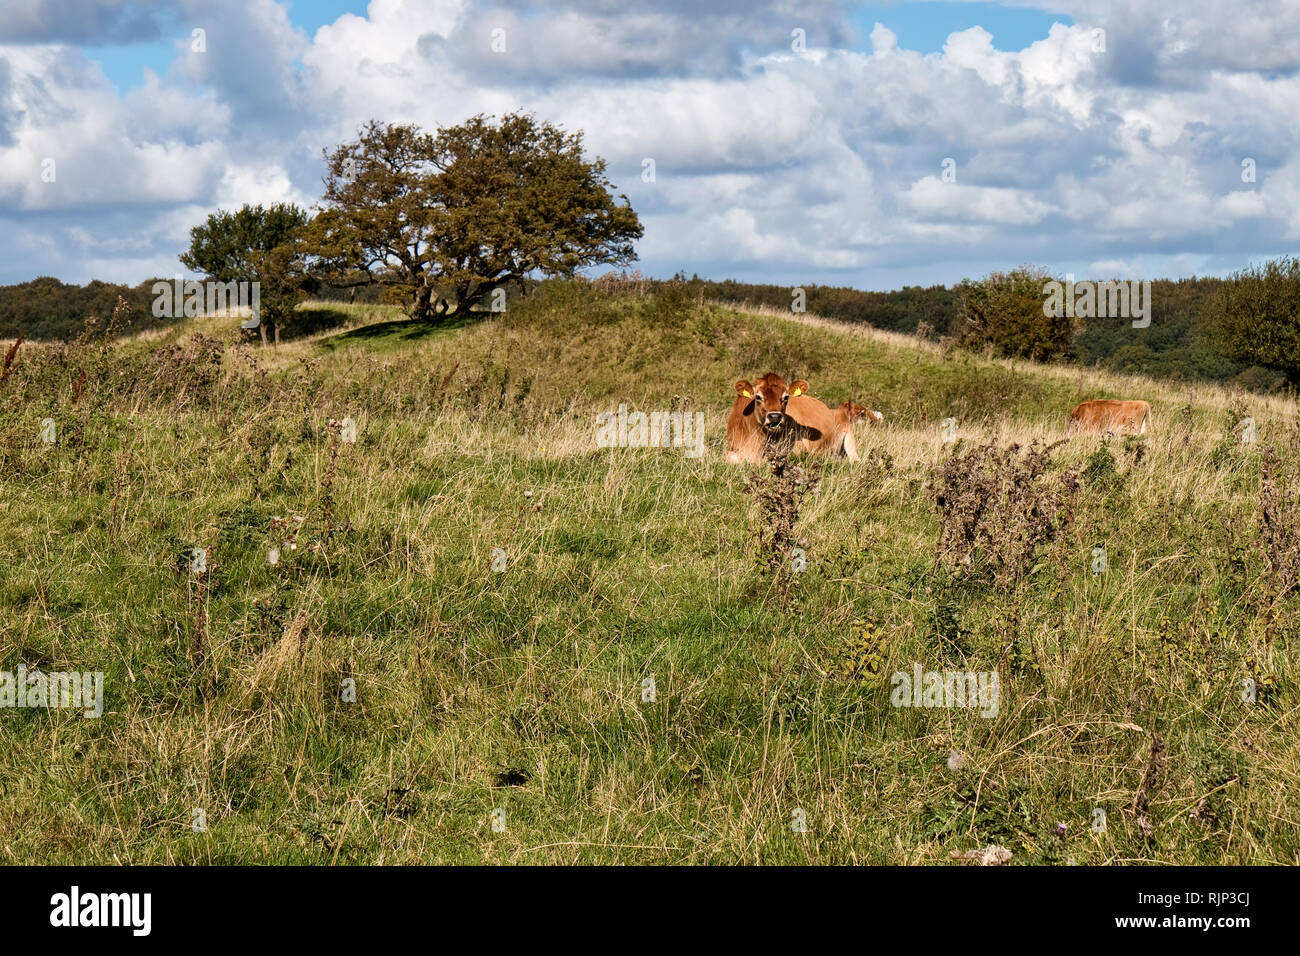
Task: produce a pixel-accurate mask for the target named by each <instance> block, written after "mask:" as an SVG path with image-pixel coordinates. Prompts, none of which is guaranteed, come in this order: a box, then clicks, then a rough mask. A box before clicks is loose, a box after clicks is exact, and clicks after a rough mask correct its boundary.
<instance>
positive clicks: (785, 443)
mask: <svg viewBox="0 0 1300 956" xmlns="http://www.w3.org/2000/svg"><path fill="white" fill-rule="evenodd" d="M807 391H808V383H807V382H805V381H803V380H802V379H801V380H799V381H797V382H794V383H793V384H791V385H786V383H785V381H784V380H783V379H782V378H781V376H779V375H777V374H776V373H775V372H768V373H767V374H766V375H764V376H763V377H762V378H760V379H758V380H757V381H755V382H754V383H753V384H750V382H749V381H747V380H746V379H741V380H740V381H738V382H736V401H735V404H733V405H732V406H731V416H730V417H729V418H728V419H727V461H729V462H731V463H733V464H735V463H737V462H742V461H747V462H750V463H752V464H757V463H758V462H760V461H762V459H763V452H764V451H765V450H767V449H768V448H771V449H772V451H774V452H776V453H778V454H782V453H784V454H790V453H791V452H810V453H812V454H820V455H843V456H846V457H848V458H849V460H850V461H857V460H858V452H857V446H856V445H855V444H854V442H853V428H852V423H851V422H849V421H848V419H847V416H846V415H841V414H840V413H839V410H838V409H837V410H836V411H831V410H830V409H829V408H827V407H826V405H825V404H823V403H822V402H819V401H818V400H817V399H815V398H810V397H809V396H808V395H807V394H806V393H807Z"/></svg>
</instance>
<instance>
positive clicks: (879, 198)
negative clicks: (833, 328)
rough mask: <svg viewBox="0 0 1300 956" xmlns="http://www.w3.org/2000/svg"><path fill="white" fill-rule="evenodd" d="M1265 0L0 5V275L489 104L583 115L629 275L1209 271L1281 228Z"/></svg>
mask: <svg viewBox="0 0 1300 956" xmlns="http://www.w3.org/2000/svg"><path fill="white" fill-rule="evenodd" d="M1293 2H1294V0H1241V2H1240V3H1239V4H1237V5H1236V6H1233V7H1227V6H1224V5H1222V4H1221V3H1220V2H1219V0H1182V2H1181V3H1180V4H1179V5H1178V8H1177V10H1176V11H1171V9H1170V8H1169V7H1168V5H1167V4H1165V3H1164V2H1163V0H1128V2H1126V3H1124V4H1122V5H1120V4H1112V3H1111V2H1109V0H1050V2H1035V0H1023V2H1017V3H1015V4H996V3H961V2H934V3H916V2H897V3H870V4H860V3H852V2H845V0H712V2H710V3H708V4H699V3H698V2H697V0H662V2H659V3H656V4H654V5H653V6H638V5H627V4H618V3H613V2H611V0H519V2H484V0H376V2H375V3H373V4H369V5H368V4H366V3H362V2H355V0H324V2H317V3H312V2H307V0H297V2H294V3H287V2H277V0H221V2H220V4H218V5H215V6H214V5H213V4H212V3H210V2H209V0H58V2H57V3H51V2H48V0H5V3H4V4H3V6H0V282H15V281H23V280H26V279H29V278H32V277H33V276H35V275H41V274H47V275H56V276H59V277H60V278H64V279H66V280H68V281H86V280H88V279H90V278H101V279H106V280H114V281H131V282H135V281H140V280H141V279H143V278H146V277H150V276H153V275H171V274H174V273H176V271H177V270H178V269H179V264H178V263H177V260H176V256H177V255H178V253H179V252H180V251H182V250H183V249H184V247H185V245H186V242H187V236H188V230H189V228H190V226H192V225H194V224H195V223H197V222H200V221H202V219H203V218H204V217H206V215H207V214H209V213H210V212H212V211H214V210H215V209H217V208H232V207H236V206H238V205H240V204H242V203H245V202H275V201H291V202H298V203H301V204H303V205H311V204H312V203H314V202H316V201H317V200H318V199H319V196H320V179H321V175H322V160H321V151H322V150H323V149H328V148H332V147H334V146H337V145H338V144H339V143H341V142H343V141H344V140H346V139H347V138H349V137H351V136H353V135H355V132H356V130H357V128H358V126H359V125H360V124H362V123H364V122H366V121H367V120H369V119H372V118H375V119H379V120H383V121H400V122H414V123H418V124H420V125H421V126H424V127H426V128H430V129H432V128H436V127H437V126H439V125H443V124H445V123H449V122H457V121H459V120H462V119H464V118H466V117H467V116H470V115H473V114H474V113H477V112H486V113H491V114H497V115H500V114H501V113H504V112H508V111H510V110H525V111H528V112H532V113H533V114H535V115H537V116H539V117H540V118H543V119H546V120H549V121H552V122H555V123H557V124H560V125H562V126H565V127H566V128H569V129H580V130H582V131H583V133H584V136H585V141H586V144H587V146H588V149H589V151H590V152H592V153H594V154H596V155H600V156H602V157H604V158H605V159H606V160H607V161H608V164H609V173H610V177H611V179H612V180H613V181H614V183H615V185H616V186H617V188H618V189H619V191H621V192H625V193H626V194H627V195H628V197H629V198H630V200H631V201H632V204H633V206H634V207H635V208H636V209H637V210H638V212H639V214H640V215H641V217H642V221H643V223H644V225H645V228H646V235H645V238H644V239H643V240H642V241H641V243H640V244H639V246H638V251H639V253H640V256H641V261H640V263H639V265H640V268H641V269H642V270H643V271H645V272H647V273H648V274H652V275H671V274H672V273H674V272H676V271H678V270H679V269H684V270H685V271H686V272H688V273H692V272H698V273H699V274H701V275H705V276H708V277H711V278H726V277H734V278H737V279H745V280H762V281H775V282H783V283H784V282H790V283H809V282H825V283H833V284H844V285H854V286H858V287H862V288H896V287H898V286H901V285H904V284H926V283H932V282H938V283H945V284H947V283H952V282H956V281H959V280H960V279H961V278H963V277H966V276H975V275H982V274H984V273H986V272H988V271H992V270H994V269H1005V268H1009V267H1012V266H1015V265H1018V264H1022V263H1034V264H1038V265H1041V266H1043V267H1045V268H1049V269H1052V270H1054V271H1058V272H1072V273H1074V274H1075V275H1076V276H1078V277H1080V278H1086V277H1111V276H1114V277H1121V278H1142V277H1150V276H1158V275H1163V276H1180V275H1191V274H1223V273H1226V272H1229V271H1232V270H1234V269H1238V268H1241V267H1242V266H1244V265H1246V264H1247V263H1248V262H1249V261H1251V260H1257V259H1259V258H1263V257H1267V256H1272V255H1277V254H1281V253H1285V252H1291V251H1293V249H1294V244H1295V242H1296V239H1297V237H1300V157H1298V156H1297V145H1298V144H1297V139H1298V138H1300V131H1298V130H1297V128H1296V126H1295V124H1294V122H1292V119H1291V118H1292V117H1294V116H1295V115H1297V114H1298V113H1300V18H1297V17H1295V16H1294V15H1293V12H1294V11H1293V10H1291V8H1290V7H1289V6H1288V4H1292V3H1293ZM214 9H216V10H219V15H218V14H215V13H214ZM346 14H352V15H353V16H351V17H347V18H346V19H341V18H343V17H344V16H345V15H346ZM195 26H201V27H203V28H204V29H205V30H206V39H207V48H206V50H205V51H204V52H203V53H202V54H196V53H194V52H192V51H191V50H190V44H189V36H190V31H191V30H192V29H193V28H194V27H195ZM796 28H798V29H803V30H804V31H805V32H806V36H807V46H806V49H804V50H796V49H793V48H792V46H791V40H790V37H791V31H792V30H793V29H796ZM494 31H503V33H502V35H503V36H506V37H507V38H508V42H507V44H506V49H504V50H497V49H494V48H493V46H492V44H491V37H492V36H493V35H494ZM146 67H147V68H148V69H149V70H151V71H152V72H153V73H154V74H155V75H156V77H157V80H156V81H150V82H149V83H145V81H144V72H143V71H144V69H145V68H146ZM647 158H649V159H653V160H654V161H655V167H656V170H657V174H656V176H655V177H654V179H653V180H647V179H645V178H643V176H642V170H643V168H644V161H645V160H646V159H647ZM948 160H951V161H952V164H949V163H948V162H947V161H948ZM1247 165H1248V166H1249V168H1250V171H1251V174H1250V175H1249V176H1248V175H1246V173H1245V168H1246V166H1247ZM55 170H57V175H54V171H55Z"/></svg>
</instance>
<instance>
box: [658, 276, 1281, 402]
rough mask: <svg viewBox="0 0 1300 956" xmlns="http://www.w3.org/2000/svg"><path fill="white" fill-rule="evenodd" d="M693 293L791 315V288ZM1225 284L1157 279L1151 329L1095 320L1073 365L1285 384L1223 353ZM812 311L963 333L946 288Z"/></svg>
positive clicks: (824, 304)
mask: <svg viewBox="0 0 1300 956" xmlns="http://www.w3.org/2000/svg"><path fill="white" fill-rule="evenodd" d="M678 281H683V282H685V283H686V285H687V286H688V287H690V289H691V292H692V294H693V295H700V294H702V295H703V296H704V298H706V299H718V300H721V301H724V302H735V303H737V304H744V303H750V304H753V305H764V306H770V307H772V308H775V309H783V310H788V309H790V307H791V303H792V295H793V292H792V287H791V286H785V285H781V286H778V285H753V284H748V283H743V282H733V281H731V280H727V281H725V282H710V281H707V280H705V279H701V278H699V277H698V276H695V277H692V278H690V279H686V278H685V277H684V276H681V275H679V276H678ZM1222 286H1223V280H1222V279H1214V278H1191V279H1178V280H1170V279H1156V280H1154V281H1153V282H1152V283H1151V302H1152V309H1151V324H1150V326H1148V327H1147V328H1141V329H1135V328H1133V325H1132V322H1130V321H1129V320H1127V319H1098V318H1094V319H1088V320H1087V322H1086V325H1085V327H1084V328H1083V330H1082V331H1080V332H1079V333H1078V334H1077V335H1076V336H1075V339H1074V348H1073V352H1072V354H1071V355H1070V356H1069V360H1070V361H1072V362H1075V363H1078V364H1082V365H1089V366H1091V365H1100V366H1101V367H1103V368H1107V369H1111V370H1113V371H1117V372H1127V373H1134V374H1142V375H1151V376H1154V377H1157V378H1175V379H1184V380H1203V381H1213V382H1234V383H1236V384H1238V385H1241V386H1242V387H1245V388H1250V389H1255V390H1266V389H1269V388H1271V387H1273V386H1275V385H1277V384H1278V381H1279V379H1280V377H1281V375H1280V373H1279V372H1277V371H1274V370H1271V369H1265V368H1263V367H1260V366H1256V365H1244V364H1242V363H1240V362H1235V361H1233V360H1231V359H1229V358H1226V357H1225V356H1224V355H1223V354H1221V352H1220V351H1219V350H1218V349H1217V347H1216V345H1215V343H1214V340H1213V333H1212V314H1213V310H1214V308H1215V303H1216V301H1217V299H1218V296H1219V291H1220V289H1221V288H1222ZM800 288H802V289H803V290H804V294H805V298H806V307H807V310H808V312H810V313H812V314H814V315H822V316H826V317H827V318H832V319H840V320H842V321H845V322H862V323H864V324H866V325H870V326H874V327H875V328H879V329H888V330H890V331H893V332H903V333H906V334H908V335H914V334H916V332H917V329H918V328H920V327H921V324H922V323H925V325H926V326H927V329H928V331H927V332H926V337H927V338H931V339H934V340H938V339H940V338H942V337H944V336H954V337H955V336H957V335H958V334H959V333H960V331H961V330H960V327H959V326H960V322H961V321H962V319H961V316H960V314H959V302H958V297H957V293H956V290H955V289H954V288H947V287H944V286H938V285H936V286H928V287H921V286H907V287H905V288H902V289H898V290H895V291H893V292H864V291H861V290H859V289H851V288H845V287H838V286H819V285H805V286H800Z"/></svg>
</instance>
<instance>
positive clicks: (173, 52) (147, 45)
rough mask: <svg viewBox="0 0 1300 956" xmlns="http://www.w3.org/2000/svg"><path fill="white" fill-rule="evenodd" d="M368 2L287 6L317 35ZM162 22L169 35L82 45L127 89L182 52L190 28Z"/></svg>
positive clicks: (332, 0)
mask: <svg viewBox="0 0 1300 956" xmlns="http://www.w3.org/2000/svg"><path fill="white" fill-rule="evenodd" d="M367 5H368V4H367V2H366V0H298V2H296V3H286V4H285V5H284V6H285V7H286V9H287V11H288V14H289V19H290V20H291V21H292V23H293V25H294V26H296V27H298V28H299V29H301V30H304V31H306V33H307V34H308V35H314V34H315V32H316V30H317V28H319V27H323V26H325V25H326V24H327V23H333V22H334V21H335V20H337V19H338V18H339V17H341V16H343V15H344V14H346V13H351V14H354V15H356V16H359V17H364V16H365V15H366V7H367ZM162 26H163V27H164V30H165V31H166V35H165V36H162V37H159V38H158V39H156V40H154V41H152V42H149V41H141V42H138V43H129V44H113V45H108V46H91V45H83V46H82V47H81V49H82V51H83V52H84V53H85V54H86V56H87V58H89V59H91V60H93V61H95V62H96V63H98V64H99V65H100V66H101V67H103V70H104V73H105V74H106V75H107V76H108V78H109V79H110V80H111V81H112V82H113V85H114V86H116V87H117V89H118V90H119V91H121V92H123V93H125V92H126V91H127V90H130V89H133V88H134V87H137V86H140V85H142V84H143V82H144V70H145V68H146V67H148V68H149V69H151V70H153V71H154V72H155V73H157V74H158V75H159V76H163V75H166V73H167V68H168V67H170V66H171V64H172V61H173V60H175V59H176V58H177V56H178V55H179V53H178V51H177V44H178V43H179V44H182V45H183V44H185V43H186V42H187V40H186V38H187V37H188V36H189V30H188V29H186V27H185V24H183V23H182V22H181V20H180V19H179V18H173V19H170V20H169V21H165V22H164V23H163V24H162Z"/></svg>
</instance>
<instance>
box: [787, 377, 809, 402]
mask: <svg viewBox="0 0 1300 956" xmlns="http://www.w3.org/2000/svg"><path fill="white" fill-rule="evenodd" d="M806 391H808V383H807V382H805V381H804V380H803V379H799V381H797V382H795V383H794V384H793V385H791V386H790V397H791V398H794V397H795V396H797V395H802V394H803V393H804V392H806Z"/></svg>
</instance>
